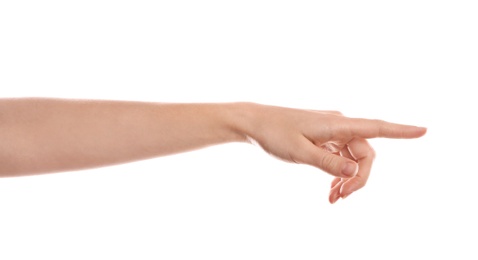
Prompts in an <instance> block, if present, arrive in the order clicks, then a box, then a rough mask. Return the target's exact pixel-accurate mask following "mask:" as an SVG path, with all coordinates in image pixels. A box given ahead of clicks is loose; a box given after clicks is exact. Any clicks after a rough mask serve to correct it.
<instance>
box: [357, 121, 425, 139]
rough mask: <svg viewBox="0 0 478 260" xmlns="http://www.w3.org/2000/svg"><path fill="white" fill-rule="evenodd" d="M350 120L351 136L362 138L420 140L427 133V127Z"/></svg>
mask: <svg viewBox="0 0 478 260" xmlns="http://www.w3.org/2000/svg"><path fill="white" fill-rule="evenodd" d="M349 119H350V121H349V123H348V127H349V130H350V133H351V135H352V136H357V137H362V138H376V137H386V138H418V137H420V136H423V135H424V134H425V133H426V132H427V129H426V128H425V127H418V126H412V125H402V124H395V123H390V122H387V121H383V120H376V119H363V118H349Z"/></svg>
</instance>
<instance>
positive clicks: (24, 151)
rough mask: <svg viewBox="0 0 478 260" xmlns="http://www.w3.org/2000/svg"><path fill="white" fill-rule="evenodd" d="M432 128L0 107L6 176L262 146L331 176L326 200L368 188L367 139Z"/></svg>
mask: <svg viewBox="0 0 478 260" xmlns="http://www.w3.org/2000/svg"><path fill="white" fill-rule="evenodd" d="M425 133H426V128H423V127H416V126H410V125H401V124H394V123H389V122H385V121H382V120H370V119H360V118H348V117H345V116H343V115H342V114H341V113H339V112H335V111H314V110H302V109H293V108H285V107H277V106H268V105H261V104H255V103H204V104H177V103H153V102H134V101H108V100H70V99H48V98H18V99H0V177H14V176H25V175H34V174H43V173H53V172H61V171H72V170H81V169H88V168H95V167H101V166H107V165H113V164H121V163H127V162H133V161H137V160H143V159H148V158H154V157H158V156H164V155H169V154H174V153H180V152H185V151H191V150H195V149H199V148H204V147H207V146H211V145H216V144H222V143H228V142H250V143H255V144H258V145H259V146H260V147H262V148H263V149H264V150H265V151H266V152H268V153H269V154H271V155H273V156H275V157H277V158H279V159H282V160H284V161H287V162H294V163H300V164H308V165H311V166H313V167H316V168H318V169H321V170H322V171H324V172H327V173H329V174H331V175H333V176H335V178H334V180H333V181H332V186H331V191H330V194H329V201H330V202H331V203H335V202H336V201H337V200H338V199H340V198H342V199H344V198H346V197H347V196H349V195H350V194H352V193H353V192H355V191H357V190H358V189H360V188H362V187H363V186H364V185H365V183H366V182H367V179H368V177H369V175H370V171H371V167H372V163H373V160H374V157H375V151H374V150H373V149H372V147H371V146H370V144H369V143H368V142H367V139H369V138H376V137H384V138H407V139H408V138H418V137H421V136H423V135H424V134H425Z"/></svg>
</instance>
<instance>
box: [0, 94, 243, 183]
mask: <svg viewBox="0 0 478 260" xmlns="http://www.w3.org/2000/svg"><path fill="white" fill-rule="evenodd" d="M241 105H243V104H161V103H146V102H124V101H87V100H62V99H3V100H1V99H0V176H17V175H27V174H36V173H46V172H57V171H67V170H77V169H83V168H92V167H99V166H104V165H111V164H118V163H125V162H130V161H135V160H141V159H147V158H152V157H156V156H162V155H168V154H173V153H178V152H183V151H188V150H193V149H198V148H202V147H206V146H209V145H215V144H220V143H225V142H233V141H243V140H245V136H244V135H242V134H241V133H240V132H239V131H238V127H237V122H240V121H241V120H240V119H238V118H237V117H238V116H240V110H241V109H240V108H239V107H240V106H241Z"/></svg>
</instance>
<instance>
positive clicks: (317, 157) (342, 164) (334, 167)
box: [296, 137, 358, 178]
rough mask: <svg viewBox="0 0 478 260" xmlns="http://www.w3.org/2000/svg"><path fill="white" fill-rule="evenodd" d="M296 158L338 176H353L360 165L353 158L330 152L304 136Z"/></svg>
mask: <svg viewBox="0 0 478 260" xmlns="http://www.w3.org/2000/svg"><path fill="white" fill-rule="evenodd" d="M301 147H302V148H303V149H301V151H300V152H298V154H297V156H296V158H297V159H296V160H297V161H298V162H300V163H305V164H309V165H312V166H315V167H317V168H319V169H321V170H323V171H325V172H327V173H329V174H331V175H334V176H336V177H341V178H342V177H343V178H351V177H352V176H354V175H355V174H357V171H358V165H357V163H356V162H354V161H353V160H350V159H348V158H344V157H341V156H339V155H336V154H333V153H330V152H328V151H326V150H324V149H322V148H320V147H317V146H316V145H314V144H313V143H312V142H310V141H309V140H308V139H307V138H305V137H304V140H303V142H302V145H301Z"/></svg>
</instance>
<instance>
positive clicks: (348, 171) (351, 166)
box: [342, 162, 358, 177]
mask: <svg viewBox="0 0 478 260" xmlns="http://www.w3.org/2000/svg"><path fill="white" fill-rule="evenodd" d="M357 171H358V167H357V164H356V163H353V162H347V163H346V164H345V165H344V168H342V174H343V175H346V176H350V177H352V176H355V174H357Z"/></svg>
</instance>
